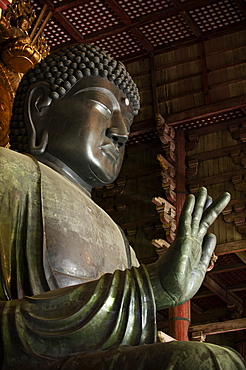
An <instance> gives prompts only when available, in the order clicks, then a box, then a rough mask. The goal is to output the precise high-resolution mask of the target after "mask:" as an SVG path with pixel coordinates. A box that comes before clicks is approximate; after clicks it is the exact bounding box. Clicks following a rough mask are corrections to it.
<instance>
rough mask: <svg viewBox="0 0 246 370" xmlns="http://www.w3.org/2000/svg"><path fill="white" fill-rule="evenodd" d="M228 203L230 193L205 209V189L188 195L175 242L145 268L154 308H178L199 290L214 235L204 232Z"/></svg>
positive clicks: (207, 263) (210, 253)
mask: <svg viewBox="0 0 246 370" xmlns="http://www.w3.org/2000/svg"><path fill="white" fill-rule="evenodd" d="M229 201H230V194H229V193H224V194H222V195H221V196H220V197H219V198H218V199H217V200H216V201H215V202H213V203H212V204H210V206H209V207H208V208H206V203H207V190H206V189H205V188H200V189H199V191H198V192H197V194H196V197H195V196H194V195H192V194H189V195H188V196H187V198H186V202H185V204H184V207H183V210H182V213H181V216H180V221H179V226H178V230H177V237H176V239H175V241H174V242H173V243H172V244H171V246H170V248H169V249H168V250H167V251H166V252H165V253H164V254H163V255H162V257H161V258H160V259H159V260H158V261H157V262H155V263H153V264H151V265H148V266H147V269H148V271H149V275H150V278H151V283H152V286H153V290H154V295H155V301H156V306H157V309H163V308H168V307H173V306H178V305H180V304H182V303H184V302H186V301H188V300H189V299H191V298H192V297H193V296H194V294H195V293H196V292H197V291H198V289H199V288H200V286H201V284H202V281H203V279H204V277H205V274H206V270H207V268H208V265H209V262H210V258H211V255H212V253H213V251H214V248H215V246H216V237H215V235H214V234H206V233H207V229H208V228H209V226H210V225H211V224H212V223H213V222H214V220H215V219H216V218H217V217H218V215H219V214H220V213H221V211H222V210H223V209H224V208H225V207H226V206H227V204H228V202H229Z"/></svg>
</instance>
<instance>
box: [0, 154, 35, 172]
mask: <svg viewBox="0 0 246 370" xmlns="http://www.w3.org/2000/svg"><path fill="white" fill-rule="evenodd" d="M36 168H37V166H36V163H35V162H34V160H33V159H32V158H31V157H29V156H27V155H24V154H20V153H16V152H14V151H12V150H10V149H6V148H1V147H0V172H1V176H9V175H12V174H14V175H15V176H22V175H25V176H26V175H27V173H30V174H32V173H33V174H34V173H35V172H36V171H35V169H36Z"/></svg>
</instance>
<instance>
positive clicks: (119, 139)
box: [106, 127, 128, 148]
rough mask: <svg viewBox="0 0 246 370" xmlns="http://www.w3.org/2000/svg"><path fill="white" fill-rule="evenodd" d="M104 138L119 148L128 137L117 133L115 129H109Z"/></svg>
mask: <svg viewBox="0 0 246 370" xmlns="http://www.w3.org/2000/svg"><path fill="white" fill-rule="evenodd" d="M106 136H107V137H108V138H109V139H110V140H111V141H112V142H113V143H114V144H115V145H116V146H118V147H119V148H120V147H121V146H123V145H124V144H125V143H126V142H127V140H128V135H127V134H125V133H121V132H119V130H118V128H117V127H110V128H108V129H107V131H106Z"/></svg>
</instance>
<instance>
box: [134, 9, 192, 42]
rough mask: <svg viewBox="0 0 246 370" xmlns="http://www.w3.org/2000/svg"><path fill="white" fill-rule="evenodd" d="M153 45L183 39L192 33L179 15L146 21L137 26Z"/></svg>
mask: <svg viewBox="0 0 246 370" xmlns="http://www.w3.org/2000/svg"><path fill="white" fill-rule="evenodd" d="M139 29H140V31H141V32H142V33H143V34H144V36H145V37H146V38H147V39H148V41H150V42H151V44H152V45H153V46H154V47H158V46H160V45H163V44H168V43H171V42H175V41H178V40H181V39H182V40H183V39H185V38H187V37H190V36H192V35H193V33H192V31H191V29H190V28H189V27H188V25H187V24H186V23H185V21H184V19H183V18H182V17H181V15H179V14H178V15H175V16H173V17H168V18H165V19H161V20H158V21H156V22H153V23H148V24H146V25H144V26H142V27H140V28H139Z"/></svg>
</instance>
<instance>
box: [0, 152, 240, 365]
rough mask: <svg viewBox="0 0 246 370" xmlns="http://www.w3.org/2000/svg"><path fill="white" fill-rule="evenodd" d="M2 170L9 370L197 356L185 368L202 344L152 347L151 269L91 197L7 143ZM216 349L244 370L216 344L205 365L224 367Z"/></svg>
mask: <svg viewBox="0 0 246 370" xmlns="http://www.w3.org/2000/svg"><path fill="white" fill-rule="evenodd" d="M0 174H1V177H0V251H1V257H0V278H1V285H0V299H1V301H0V312H1V317H0V319H1V342H0V345H1V348H2V351H1V353H2V358H1V361H2V366H3V368H4V369H5V368H6V369H51V368H54V369H61V368H62V369H68V368H69V369H79V368H81V366H82V367H83V369H109V368H112V369H114V368H115V369H116V368H117V369H120V368H122V369H125V368H135V369H142V368H144V369H152V367H153V366H158V368H163V369H169V368H171V367H169V365H170V362H172V363H173V364H174V365H175V364H176V365H175V366H176V368H177V369H178V368H179V367H177V366H178V365H177V364H178V363H180V361H191V362H189V363H188V362H187V364H188V367H187V369H188V368H189V367H190V363H193V361H194V356H195V355H196V354H197V353H198V352H197V351H198V349H197V348H196V347H197V343H188V347H187V346H186V347H185V349H182V346H183V345H184V344H182V343H178V342H172V343H168V344H164V345H163V344H161V346H160V345H158V344H155V345H152V344H153V343H155V342H156V307H155V298H154V295H153V289H152V286H151V282H150V278H149V275H148V270H147V269H146V267H145V266H139V263H138V261H137V259H136V256H135V254H134V252H133V251H132V250H131V248H130V246H129V245H128V243H127V241H126V239H125V238H124V236H123V235H122V233H121V231H120V230H119V228H118V227H117V225H115V223H114V222H113V221H112V220H111V219H110V217H109V216H108V215H107V214H106V213H105V212H104V211H103V210H101V208H100V207H98V206H97V205H95V203H93V201H92V200H91V199H90V197H89V196H88V194H86V193H85V192H84V190H83V189H81V188H79V187H77V186H76V185H75V184H73V183H71V182H70V181H68V180H67V179H65V178H64V177H62V176H61V175H60V174H58V173H56V172H55V171H53V170H52V169H50V168H48V167H46V166H45V165H43V164H41V163H38V162H37V161H36V160H35V159H34V158H32V157H31V156H26V155H21V154H17V153H14V152H12V151H10V150H8V149H3V148H0ZM185 344H186V343H185ZM147 345H149V346H147ZM189 347H190V349H189V351H188V353H189V358H190V359H187V348H189ZM213 347H215V349H214V348H213ZM216 348H217V350H216ZM213 351H215V352H216V351H217V352H216V353H217V358H219V356H220V357H221V359H222V360H223V361H225V360H226V363H228V361H229V362H230V361H233V364H236V365H235V369H237V368H238V369H244V365H243V362H242V360H241V359H240V358H239V357H238V355H237V354H236V353H234V352H233V350H226V349H221V348H220V347H216V346H213V345H204V346H203V347H200V352H201V353H200V357H201V358H200V360H199V359H198V361H200V362H198V363H199V365H198V366H199V369H200V368H201V369H202V368H203V367H200V366H201V359H202V358H203V360H202V363H203V364H205V365H206V366H207V367H204V369H208V368H209V369H210V368H211V369H213V368H217V367H213V366H217V365H216V364H217V362H218V360H217V359H216V361H215V362H216V364H214V359H213V356H214V355H213V356H211V353H213ZM132 364H135V365H134V367H131V366H133V365H132ZM237 364H239V365H237ZM226 366H227V365H226ZM237 366H238V367H237ZM240 366H241V367H240ZM173 368H175V367H173ZM180 368H181V367H180ZM219 368H220V367H219ZM222 368H223V369H227V367H225V366H224V364H223V366H221V369H222ZM228 369H230V367H228Z"/></svg>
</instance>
